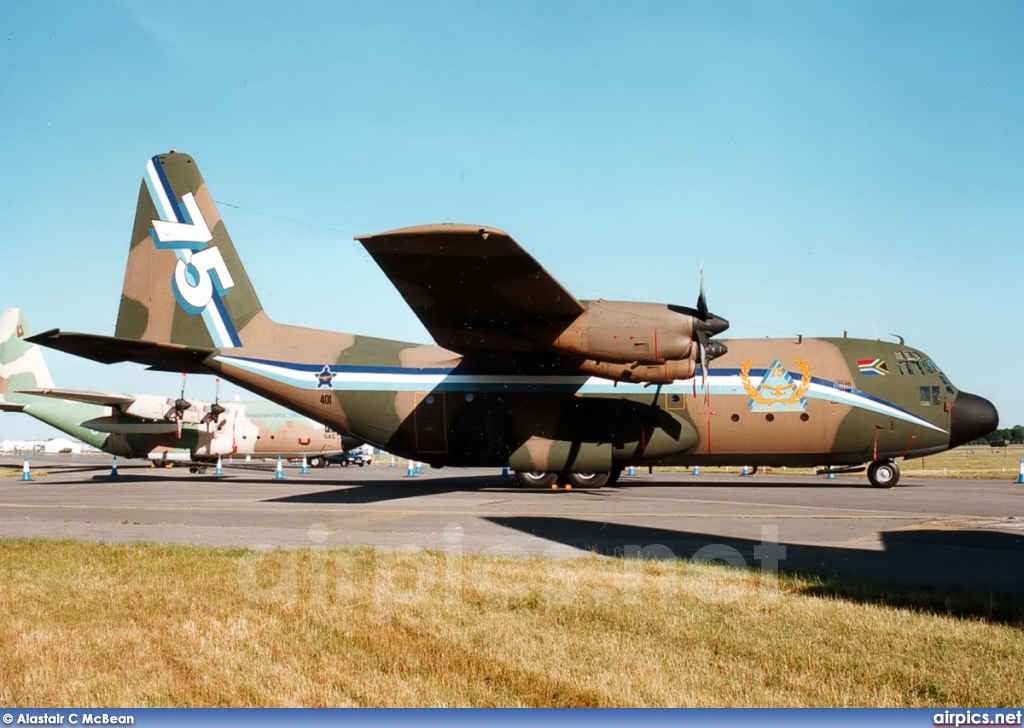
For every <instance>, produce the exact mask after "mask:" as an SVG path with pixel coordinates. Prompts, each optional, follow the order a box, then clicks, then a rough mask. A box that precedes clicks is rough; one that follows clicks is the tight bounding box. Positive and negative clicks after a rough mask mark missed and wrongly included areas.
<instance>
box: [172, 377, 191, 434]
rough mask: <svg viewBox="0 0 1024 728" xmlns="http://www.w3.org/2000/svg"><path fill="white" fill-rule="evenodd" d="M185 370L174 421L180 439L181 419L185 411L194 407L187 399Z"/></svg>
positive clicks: (175, 405)
mask: <svg viewBox="0 0 1024 728" xmlns="http://www.w3.org/2000/svg"><path fill="white" fill-rule="evenodd" d="M185 376H186V375H185V372H182V373H181V396H180V397H178V398H177V399H176V400H174V422H175V425H176V428H177V429H176V432H177V433H178V439H179V440H180V439H181V421H182V419H183V418H184V416H185V413H186V412H187V411H188V410H189V408H191V407H192V403H191V402H189V401H188V400H187V399H185Z"/></svg>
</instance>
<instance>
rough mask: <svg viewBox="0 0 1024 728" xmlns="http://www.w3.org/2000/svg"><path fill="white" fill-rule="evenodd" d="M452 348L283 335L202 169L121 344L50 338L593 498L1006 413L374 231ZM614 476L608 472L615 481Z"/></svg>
mask: <svg viewBox="0 0 1024 728" xmlns="http://www.w3.org/2000/svg"><path fill="white" fill-rule="evenodd" d="M357 239H358V240H359V241H360V242H361V243H362V244H363V245H364V247H365V248H366V250H367V251H368V252H369V253H370V255H371V256H372V257H373V259H374V260H375V261H376V262H377V264H378V265H379V266H380V267H381V269H382V270H383V271H384V273H385V275H387V276H388V278H389V279H390V280H391V281H392V283H393V284H394V285H395V287H396V288H397V290H398V292H399V293H400V295H402V297H403V298H404V299H405V301H406V302H407V303H408V304H409V306H410V307H411V308H412V310H413V311H414V312H415V313H416V315H417V316H418V317H419V318H420V320H421V321H422V322H423V324H424V325H425V326H426V328H427V330H428V331H429V332H430V334H431V336H432V337H433V338H434V340H435V342H436V344H435V345H426V346H424V345H416V344H411V343H405V342H398V341H391V340H387V339H379V338H371V337H364V336H355V335H352V334H345V333H337V332H330V331H320V330H314V329H308V328H300V327H295V326H288V325H283V324H278V323H276V322H274V321H273V320H271V319H270V318H269V317H268V316H267V314H266V313H265V312H264V311H263V307H262V306H261V304H260V302H259V298H258V297H257V295H256V292H255V291H254V290H253V287H252V284H251V282H250V280H249V277H248V275H247V274H246V272H245V270H244V268H243V267H242V264H241V261H240V259H239V256H238V253H237V252H236V250H235V248H234V245H233V244H232V242H231V239H230V237H229V236H228V234H227V231H226V229H225V227H224V223H223V220H222V219H221V218H220V215H219V213H218V212H217V208H216V205H215V204H214V201H213V198H212V197H211V195H210V193H209V191H208V190H207V187H206V185H205V182H204V181H203V178H202V177H201V175H200V174H199V171H198V169H197V168H196V165H195V163H194V161H193V160H192V158H191V157H189V156H188V155H185V154H175V153H170V154H165V155H158V156H156V157H154V158H153V159H152V160H150V162H149V164H148V165H147V172H146V175H145V177H144V182H143V185H142V188H141V189H140V193H139V204H138V210H137V215H136V220H135V226H134V229H133V232H132V241H131V248H130V251H129V258H128V264H127V268H126V272H125V279H124V286H123V290H122V296H121V305H120V310H119V313H118V319H117V328H116V335H115V337H113V338H111V337H99V336H93V335H88V334H66V333H61V332H59V331H52V332H47V333H46V334H41V335H40V336H39V337H37V340H38V341H40V342H41V343H44V344H46V345H48V346H52V347H55V348H59V349H63V350H66V351H70V352H72V353H76V354H80V355H82V356H87V357H90V358H93V359H95V360H97V361H105V362H114V361H125V360H130V361H137V362H142V363H145V364H148V365H149V366H151V367H152V368H155V369H163V370H169V371H184V370H189V371H205V372H213V373H217V374H219V375H220V376H223V377H224V378H225V379H228V380H230V381H232V382H235V383H237V384H239V385H241V386H243V387H246V388H248V389H250V390H251V391H254V392H257V393H258V394H260V395H262V396H265V397H267V398H269V399H271V400H273V401H275V402H278V403H279V404H281V405H283V406H286V407H289V408H291V409H294V410H296V411H298V412H301V413H302V414H304V415H306V416H308V417H310V418H312V419H315V420H318V421H320V422H323V423H325V424H326V425H328V426H329V427H331V428H335V429H339V430H342V431H344V432H347V433H351V434H352V435H354V436H355V437H358V438H360V439H362V440H365V441H367V442H369V443H371V444H373V445H375V446H377V447H380V448H382V449H385V450H387V451H389V452H392V453H395V454H397V455H400V456H402V457H407V458H411V459H416V460H421V461H424V462H427V463H430V464H431V465H435V466H444V465H451V466H506V465H507V466H510V467H511V468H513V469H514V470H516V471H517V473H519V474H520V476H521V477H520V480H521V482H523V483H524V484H548V483H550V482H552V481H553V480H554V479H555V477H557V476H558V475H562V476H564V477H566V478H567V479H568V481H569V482H570V483H576V484H580V485H595V484H600V483H601V482H604V481H605V480H606V479H607V478H608V477H609V475H610V476H611V477H614V476H615V475H616V474H617V473H618V472H620V471H621V470H622V468H624V467H626V466H628V465H648V464H649V465H684V466H691V465H750V466H758V465H772V466H782V465H791V466H822V467H826V468H842V467H851V468H852V467H857V466H869V468H868V469H869V477H870V478H871V480H872V482H874V483H875V484H877V485H888V484H891V483H893V482H895V478H898V470H897V469H896V466H895V465H894V461H895V460H896V459H898V458H912V457H921V456H923V455H928V454H931V453H935V452H939V451H942V450H945V449H948V448H950V447H955V446H957V445H959V444H961V443H963V442H967V441H969V440H971V439H974V438H976V437H979V436H981V435H984V434H985V433H987V432H989V431H991V430H992V429H993V428H995V427H996V425H997V413H996V411H995V408H994V407H993V406H992V404H991V403H990V402H988V401H987V400H984V399H982V398H981V397H977V396H975V395H970V394H966V393H963V392H958V391H957V390H956V389H955V388H954V387H953V385H952V384H951V383H950V382H949V380H948V379H947V378H946V377H945V375H944V374H943V373H942V372H941V370H940V369H939V368H938V366H937V365H936V364H935V363H934V362H933V361H932V360H931V359H930V358H929V357H928V356H927V355H925V354H924V353H923V352H920V351H919V350H917V349H914V348H911V347H908V346H905V345H904V344H903V343H902V341H900V343H898V344H897V343H887V342H882V341H871V340H863V339H847V338H830V339H812V338H803V337H797V338H788V339H787V338H783V339H727V340H717V339H715V338H714V337H715V336H716V335H718V334H721V333H722V332H723V331H725V329H726V328H727V327H728V322H727V321H725V320H724V319H722V318H720V317H718V316H715V315H714V314H712V313H710V312H709V311H708V309H707V303H706V300H705V297H704V293H703V285H702V287H701V288H702V290H701V294H700V296H699V298H698V301H697V306H696V307H695V308H690V307H686V306H678V305H669V304H652V303H639V302H617V301H604V300H599V301H583V300H578V299H576V298H575V297H574V296H573V295H572V294H571V293H570V292H569V291H567V290H566V289H565V288H564V287H563V286H561V284H559V283H558V282H557V281H556V280H555V279H554V278H553V277H552V276H551V275H550V274H549V273H548V272H547V271H546V270H545V269H544V268H543V267H542V266H541V265H540V264H539V263H538V262H537V261H536V260H534V259H533V258H532V257H531V256H530V255H529V254H528V253H527V252H526V251H525V250H524V249H523V248H522V247H520V246H519V245H518V243H516V242H515V240H513V239H512V237H511V236H509V235H508V234H507V233H505V232H503V231H501V230H498V229H495V228H489V227H485V226H476V225H450V224H442V225H426V226H420V227H413V228H404V229H400V230H394V231H391V232H386V233H381V234H378V235H369V236H363V237H359V238H357ZM595 474H596V475H595Z"/></svg>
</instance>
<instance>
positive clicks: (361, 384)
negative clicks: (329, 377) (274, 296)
mask: <svg viewBox="0 0 1024 728" xmlns="http://www.w3.org/2000/svg"><path fill="white" fill-rule="evenodd" d="M214 358H215V359H216V360H217V361H219V362H222V363H223V364H227V365H229V366H234V367H238V368H239V369H242V370H245V371H247V372H251V373H253V374H258V375H261V376H265V377H268V378H270V379H273V380H274V381H277V382H281V383H283V384H290V385H292V386H294V387H298V388H300V389H313V390H315V389H318V388H319V389H323V390H324V391H331V390H337V391H360V392H369V391H375V392H429V391H431V390H433V389H436V388H437V387H439V386H441V385H444V389H445V391H455V392H464V393H466V394H472V393H474V392H495V391H502V390H505V391H508V390H513V391H514V390H526V391H529V390H533V391H538V390H540V391H544V390H548V391H550V390H552V389H554V390H559V391H562V392H565V393H572V394H605V395H620V396H626V395H640V396H643V395H651V394H653V393H657V392H659V391H660V392H665V393H670V394H684V393H687V392H689V393H691V394H694V395H695V396H699V397H703V396H704V384H703V379H702V378H701V377H696V378H694V379H690V380H676V381H675V382H673V383H672V384H664V385H659V386H658V388H657V389H652V387H653V386H654V385H649V386H644V385H642V384H629V383H625V382H618V383H616V382H612V381H611V380H608V379H603V378H601V377H588V376H583V375H563V376H551V375H548V376H543V375H541V376H531V375H518V376H516V375H495V374H444V373H438V372H427V373H418V372H416V371H415V370H408V371H401V372H375V371H365V370H362V368H358V367H357V368H353V369H348V368H346V367H344V366H342V365H338V366H337V371H334V369H333V368H332V373H333V374H334V379H333V381H332V383H331V386H330V387H324V386H323V385H322V384H321V383H320V381H319V379H318V378H317V374H318V372H316V371H311V370H309V369H298V368H295V367H291V366H288V365H286V364H282V363H270V362H264V361H254V360H252V359H244V358H239V357H233V356H225V355H219V356H216V357H214ZM707 384H708V390H709V391H710V394H711V395H719V396H720V395H730V396H744V397H745V396H747V394H746V390H745V389H744V386H743V381H742V379H741V378H740V377H739V375H729V374H711V375H709V376H708V378H707ZM318 385H319V387H318ZM804 397H806V398H809V399H818V400H827V401H832V402H839V403H841V404H846V405H849V406H851V407H855V408H858V409H863V410H868V411H870V412H876V413H879V414H883V415H886V416H889V417H893V418H895V419H898V420H903V421H904V422H911V423H913V424H916V425H920V426H922V427H927V428H929V429H932V430H936V431H937V432H945V430H944V429H942V428H941V427H937V426H936V425H933V424H932V423H930V422H928V421H927V420H924V419H921V418H920V417H917V416H916V415H913V414H911V413H910V412H906V411H905V410H902V409H900V408H899V407H896V406H894V405H891V404H889V403H888V402H885V401H882V400H878V399H875V398H873V397H869V396H867V395H865V394H863V393H860V392H858V391H856V390H852V391H851V390H847V389H840V388H838V387H831V386H827V385H824V384H819V383H817V382H814V383H811V384H810V386H809V387H808V389H807V392H806V393H805V394H804Z"/></svg>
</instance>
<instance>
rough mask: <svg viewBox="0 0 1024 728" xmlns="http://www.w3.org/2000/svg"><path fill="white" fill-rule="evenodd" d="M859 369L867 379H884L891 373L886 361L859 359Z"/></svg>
mask: <svg viewBox="0 0 1024 728" xmlns="http://www.w3.org/2000/svg"><path fill="white" fill-rule="evenodd" d="M857 368H858V369H860V373H861V374H863V375H864V376H865V377H884V376H885V375H886V374H888V373H889V367H887V366H886V365H885V359H858V360H857Z"/></svg>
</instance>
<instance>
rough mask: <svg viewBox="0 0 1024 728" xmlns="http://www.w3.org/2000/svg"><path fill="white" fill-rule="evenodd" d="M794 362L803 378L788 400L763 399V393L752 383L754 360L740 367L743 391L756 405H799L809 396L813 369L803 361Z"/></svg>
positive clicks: (796, 360)
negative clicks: (808, 391)
mask: <svg viewBox="0 0 1024 728" xmlns="http://www.w3.org/2000/svg"><path fill="white" fill-rule="evenodd" d="M794 361H795V362H796V365H797V366H798V367H800V373H801V375H802V378H801V380H800V384H799V385H797V388H796V389H795V390H793V394H791V395H790V396H789V397H787V398H786V399H781V398H780V399H766V398H765V397H763V396H762V395H761V393H760V392H759V391H757V387H755V386H754V385H753V384H751V383H750V368H751V367H752V366H754V360H753V359H751V360H749V361H747V362H744V363H743V366H742V367H740V380H741V381H742V382H743V389H745V390H746V392H747V395H748V396H749V397H750V398H751V399H752V400H754V404H759V405H773V404H799V402H800V400H801V399H802V398H803V396H804V395H805V394H807V390H808V389H810V388H811V368H810V367H809V366H808V365H807V362H805V361H804V360H803V359H794Z"/></svg>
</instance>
